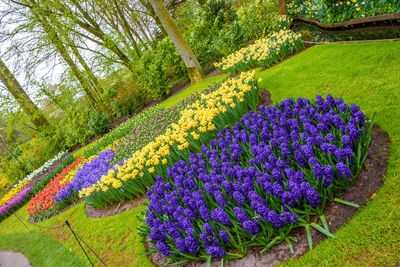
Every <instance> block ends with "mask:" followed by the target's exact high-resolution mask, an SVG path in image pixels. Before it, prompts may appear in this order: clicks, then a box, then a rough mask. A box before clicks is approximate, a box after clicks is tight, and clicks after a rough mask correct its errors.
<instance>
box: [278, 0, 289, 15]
mask: <svg viewBox="0 0 400 267" xmlns="http://www.w3.org/2000/svg"><path fill="white" fill-rule="evenodd" d="M278 14H279V15H287V8H286V0H278Z"/></svg>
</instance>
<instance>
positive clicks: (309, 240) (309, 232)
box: [304, 224, 312, 250]
mask: <svg viewBox="0 0 400 267" xmlns="http://www.w3.org/2000/svg"><path fill="white" fill-rule="evenodd" d="M304 228H306V235H307V242H308V248H309V249H310V250H312V237H311V230H310V225H309V224H306V225H305V226H304Z"/></svg>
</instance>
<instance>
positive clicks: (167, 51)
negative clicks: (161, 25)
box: [134, 38, 188, 100]
mask: <svg viewBox="0 0 400 267" xmlns="http://www.w3.org/2000/svg"><path fill="white" fill-rule="evenodd" d="M134 69H135V73H134V79H135V81H137V83H138V84H139V85H140V86H141V88H142V90H143V91H144V92H145V93H147V94H148V96H149V98H150V99H154V100H160V99H161V98H162V97H163V96H165V95H166V94H168V93H169V91H168V90H169V87H170V86H171V82H176V81H184V82H186V81H188V74H187V71H186V68H185V65H184V63H183V61H182V59H181V57H180V56H179V53H178V51H177V50H176V48H175V46H174V44H173V42H172V41H171V39H169V38H165V39H163V40H162V41H159V42H158V43H157V47H156V49H154V50H151V51H147V52H145V53H143V55H142V57H141V58H140V59H139V60H138V61H137V63H136V65H135V68H134Z"/></svg>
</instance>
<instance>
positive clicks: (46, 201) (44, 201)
mask: <svg viewBox="0 0 400 267" xmlns="http://www.w3.org/2000/svg"><path fill="white" fill-rule="evenodd" d="M83 160H84V158H80V157H78V158H77V159H76V160H75V161H74V162H73V163H72V164H71V165H68V166H67V167H65V169H64V170H62V172H60V173H59V174H57V175H56V177H54V179H53V180H51V182H50V183H48V184H47V185H46V187H45V188H44V189H43V190H41V191H40V192H39V193H37V194H36V195H35V196H34V197H33V198H32V200H31V202H29V205H28V208H27V211H28V214H29V215H33V214H35V213H40V212H42V211H45V210H47V209H49V208H54V199H53V196H56V195H57V193H58V191H60V190H61V189H63V188H64V187H65V186H67V184H68V183H70V182H71V181H65V182H63V183H62V184H61V183H60V182H61V180H63V179H64V178H65V176H66V175H67V174H68V173H70V172H71V170H72V169H73V168H74V167H75V166H77V165H79V164H80V163H81V162H82V161H83Z"/></svg>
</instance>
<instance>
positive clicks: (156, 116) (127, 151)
mask: <svg viewBox="0 0 400 267" xmlns="http://www.w3.org/2000/svg"><path fill="white" fill-rule="evenodd" d="M220 86H221V84H220V83H216V84H214V85H210V86H209V87H208V88H206V89H204V90H202V91H201V92H195V93H193V94H191V95H190V96H188V97H186V98H184V99H182V100H181V101H179V103H178V104H176V105H174V106H172V107H169V108H162V107H160V106H156V107H154V108H153V110H152V112H151V113H150V114H148V115H146V116H139V118H138V119H137V123H136V124H135V126H134V127H133V128H132V130H131V131H130V132H129V134H127V135H126V136H124V137H123V138H121V139H119V140H117V141H115V142H114V143H113V145H112V146H110V147H109V148H110V149H112V150H113V151H114V160H113V161H114V162H115V163H117V162H120V161H124V160H126V159H127V158H129V157H130V156H131V155H132V154H133V153H134V152H135V151H137V150H140V149H141V148H143V147H144V146H145V145H146V144H147V143H149V142H150V141H153V140H154V139H155V138H156V137H157V136H159V135H161V134H163V133H164V132H165V130H166V129H168V128H169V127H170V126H171V125H172V124H173V123H176V122H178V120H179V118H180V116H181V112H182V110H184V109H185V108H186V107H187V106H188V105H190V104H192V103H193V102H195V101H197V100H199V99H201V96H202V95H204V94H209V93H211V92H213V91H215V90H217V89H218V88H219V87H220Z"/></svg>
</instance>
